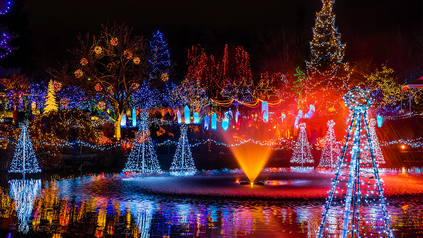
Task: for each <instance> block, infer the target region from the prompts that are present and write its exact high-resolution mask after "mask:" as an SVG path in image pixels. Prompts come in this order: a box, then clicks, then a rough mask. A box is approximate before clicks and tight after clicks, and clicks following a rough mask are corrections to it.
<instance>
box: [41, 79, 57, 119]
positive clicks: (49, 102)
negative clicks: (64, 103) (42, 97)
mask: <svg viewBox="0 0 423 238" xmlns="http://www.w3.org/2000/svg"><path fill="white" fill-rule="evenodd" d="M58 109H59V106H58V105H57V102H56V92H55V90H54V86H53V80H50V82H49V83H48V89H47V99H46V104H45V107H44V112H45V113H48V112H50V111H57V110H58Z"/></svg>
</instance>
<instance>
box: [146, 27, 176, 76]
mask: <svg viewBox="0 0 423 238" xmlns="http://www.w3.org/2000/svg"><path fill="white" fill-rule="evenodd" d="M148 62H149V63H150V67H151V68H150V80H154V81H156V80H161V81H163V82H167V81H168V80H169V70H170V66H171V61H170V53H169V48H168V46H167V43H166V41H165V40H164V39H163V34H162V33H161V32H160V31H159V30H158V31H157V32H156V33H154V34H153V37H152V39H151V41H150V56H149V59H148Z"/></svg>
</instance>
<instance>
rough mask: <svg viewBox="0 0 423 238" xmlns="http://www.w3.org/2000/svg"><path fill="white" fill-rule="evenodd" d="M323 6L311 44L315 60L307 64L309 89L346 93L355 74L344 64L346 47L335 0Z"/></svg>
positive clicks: (324, 1) (326, 0) (312, 58)
mask: <svg viewBox="0 0 423 238" xmlns="http://www.w3.org/2000/svg"><path fill="white" fill-rule="evenodd" d="M322 3H323V6H322V10H321V11H320V12H318V13H317V14H316V21H315V26H314V28H313V40H312V41H310V50H311V60H310V61H306V65H307V72H308V74H309V75H310V77H311V80H310V85H309V86H311V89H322V90H327V89H332V90H335V91H340V90H345V89H346V88H348V85H347V83H348V81H349V77H350V74H351V71H350V69H349V64H348V63H343V62H342V60H343V58H344V53H345V44H342V43H341V34H340V33H339V32H338V29H337V28H336V26H335V15H334V14H333V12H332V7H333V4H334V3H335V0H322ZM310 91H312V90H310Z"/></svg>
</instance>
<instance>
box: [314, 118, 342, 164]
mask: <svg viewBox="0 0 423 238" xmlns="http://www.w3.org/2000/svg"><path fill="white" fill-rule="evenodd" d="M327 125H328V131H327V133H326V137H325V145H324V148H323V152H322V157H321V158H320V162H319V166H318V167H329V168H332V169H333V168H335V166H336V165H337V163H338V159H339V156H340V155H341V148H340V145H339V143H338V142H337V141H336V136H335V130H334V128H333V127H334V126H335V122H334V121H333V120H330V121H328V124H327Z"/></svg>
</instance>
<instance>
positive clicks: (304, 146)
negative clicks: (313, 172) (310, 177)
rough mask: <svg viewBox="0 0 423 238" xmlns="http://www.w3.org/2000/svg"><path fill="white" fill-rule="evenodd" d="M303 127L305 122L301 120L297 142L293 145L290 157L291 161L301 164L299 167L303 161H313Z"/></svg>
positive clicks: (304, 127) (302, 164) (302, 165)
mask: <svg viewBox="0 0 423 238" xmlns="http://www.w3.org/2000/svg"><path fill="white" fill-rule="evenodd" d="M305 129H306V124H305V123H304V122H303V123H301V124H300V133H299V134H298V139H297V143H295V146H294V154H293V155H292V157H291V163H297V164H301V167H304V164H305V163H313V162H314V160H313V157H312V156H311V151H310V144H309V143H308V139H307V132H306V130H305Z"/></svg>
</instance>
